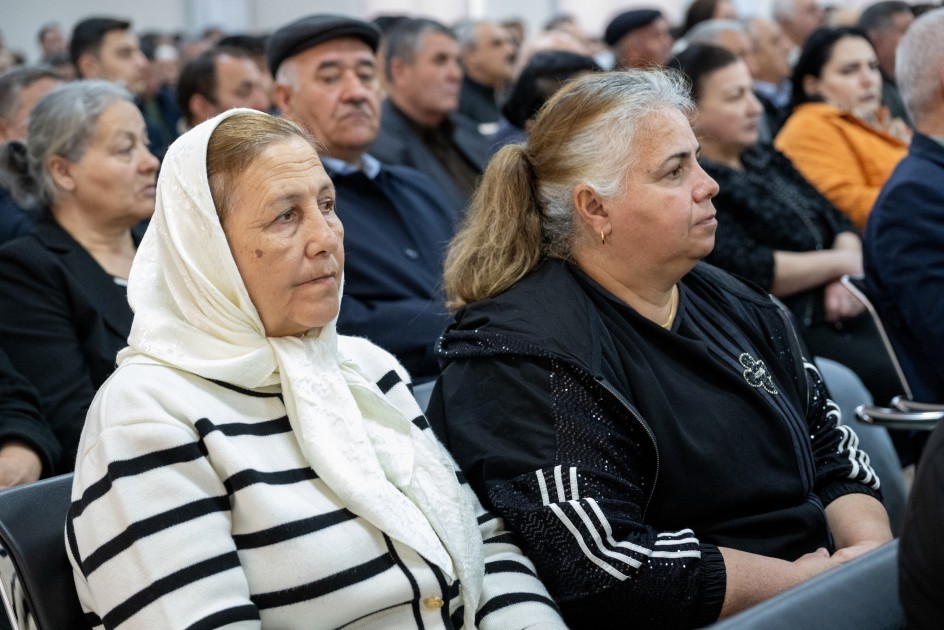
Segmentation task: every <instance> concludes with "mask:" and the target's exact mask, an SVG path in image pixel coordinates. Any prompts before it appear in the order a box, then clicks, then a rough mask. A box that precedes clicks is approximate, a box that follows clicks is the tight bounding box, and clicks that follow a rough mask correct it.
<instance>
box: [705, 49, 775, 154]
mask: <svg viewBox="0 0 944 630" xmlns="http://www.w3.org/2000/svg"><path fill="white" fill-rule="evenodd" d="M699 92H700V96H699V97H698V112H697V113H696V114H695V117H694V120H693V126H694V127H695V131H696V132H697V134H698V139H699V141H701V143H702V144H703V145H704V146H705V147H706V149H705V151H706V154H707V155H709V157H712V155H711V153H708V148H707V147H709V146H710V147H711V148H712V149H714V150H719V149H720V151H721V152H724V153H734V154H740V153H741V152H742V151H744V150H745V149H747V148H748V147H751V146H753V145H754V144H756V143H757V139H758V131H757V129H758V123H759V121H760V115H761V112H762V111H763V108H762V107H761V104H760V101H758V100H757V97H756V96H754V88H753V82H752V80H751V74H750V72H749V71H748V69H747V66H746V65H745V63H744V62H743V61H740V60H739V61H737V62H735V63H733V64H731V65H729V66H725V67H724V68H719V69H718V70H715V71H714V72H712V73H711V74H708V75H705V76H704V78H702V80H701V85H700V90H699ZM712 153H714V151H712Z"/></svg>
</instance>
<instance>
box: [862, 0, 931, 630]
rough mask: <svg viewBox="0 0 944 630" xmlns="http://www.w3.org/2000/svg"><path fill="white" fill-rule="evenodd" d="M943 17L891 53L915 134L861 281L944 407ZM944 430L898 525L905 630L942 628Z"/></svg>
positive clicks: (916, 384) (927, 19) (909, 368)
mask: <svg viewBox="0 0 944 630" xmlns="http://www.w3.org/2000/svg"><path fill="white" fill-rule="evenodd" d="M942 33H944V8H941V9H934V10H933V11H929V12H928V13H925V14H924V15H922V16H921V17H919V18H918V19H917V20H915V22H914V23H913V24H912V25H911V28H909V29H908V32H907V33H905V35H904V37H902V39H901V43H900V44H899V46H898V55H897V59H896V60H895V71H896V72H895V76H897V77H898V87H899V89H900V90H901V96H902V99H903V100H904V102H905V107H907V108H908V111H909V113H910V114H911V119H912V120H913V121H914V128H915V134H914V138H913V139H912V141H911V149H910V150H909V152H908V156H907V157H906V158H905V159H904V160H902V161H901V163H900V164H899V165H898V168H896V169H895V172H894V173H893V174H892V176H891V178H890V179H889V180H888V183H887V184H886V185H885V188H884V189H883V190H882V194H881V195H879V198H878V201H876V204H875V208H874V209H873V210H872V214H871V215H870V217H869V223H868V226H867V227H866V230H867V231H866V240H865V245H866V248H865V269H866V273H867V274H868V275H867V277H866V280H867V281H868V282H869V287H870V289H871V290H872V291H873V296H874V297H876V298H877V300H876V301H877V304H876V305H877V306H878V308H879V310H880V312H881V313H882V317H883V320H884V321H886V322H887V323H888V326H887V327H888V328H889V329H890V330H889V332H890V333H891V336H892V341H893V342H895V345H896V348H897V349H898V356H899V358H900V359H901V362H902V367H903V368H904V369H905V372H906V373H907V374H908V379H909V383H910V384H911V385H912V389H913V390H914V395H915V397H916V398H917V399H919V400H926V401H928V402H932V401H934V402H944V362H942V361H941V352H940V348H941V344H942V342H944V301H942V300H941V294H942V291H944V37H941V34H942ZM942 433H944V426H942V425H938V427H937V429H935V431H934V433H933V434H932V435H931V438H930V439H929V440H928V443H927V446H926V448H925V450H924V453H923V455H922V457H921V461H920V462H919V464H918V470H917V473H916V474H915V480H914V485H913V487H912V491H911V496H910V498H909V500H908V508H907V511H906V512H905V518H904V522H903V524H902V531H901V542H900V547H899V560H898V566H899V593H900V594H901V604H902V608H903V609H904V611H905V621H906V622H907V623H906V626H907V627H908V628H918V629H924V628H939V627H940V626H941V619H944V589H942V588H941V581H940V577H941V571H942V570H944V538H942V537H941V523H942V522H944V452H942V449H944V439H942V438H944V435H942Z"/></svg>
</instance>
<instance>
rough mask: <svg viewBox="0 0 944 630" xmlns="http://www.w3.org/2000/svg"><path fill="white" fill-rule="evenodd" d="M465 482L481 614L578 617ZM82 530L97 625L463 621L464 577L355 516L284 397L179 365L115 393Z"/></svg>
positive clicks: (392, 376) (78, 528)
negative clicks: (304, 448)
mask: <svg viewBox="0 0 944 630" xmlns="http://www.w3.org/2000/svg"><path fill="white" fill-rule="evenodd" d="M365 358H366V359H368V360H366V361H359V365H361V366H368V367H367V368H366V371H367V372H368V375H369V376H370V377H371V379H372V380H373V381H374V382H375V383H376V384H377V386H378V388H379V389H380V391H381V392H382V393H383V395H384V396H385V397H386V398H387V399H388V400H389V401H390V402H391V403H393V404H394V405H395V406H396V407H397V408H398V409H400V410H401V411H402V412H403V413H405V414H408V415H407V416H406V417H413V418H415V420H414V424H415V425H416V426H418V427H419V428H420V429H421V430H422V431H424V432H428V434H429V435H430V436H432V433H431V431H430V429H429V426H428V425H427V423H426V420H425V418H424V417H423V416H422V413H421V412H420V410H419V407H418V406H417V405H416V402H415V401H414V400H413V398H412V396H411V395H410V392H409V389H408V385H407V383H406V382H405V378H406V375H405V373H403V372H402V368H400V367H399V365H396V364H395V362H394V361H393V359H392V358H390V357H389V355H387V354H386V353H383V352H382V351H380V350H379V349H377V356H373V357H365ZM457 474H460V473H458V472H457ZM463 487H464V490H465V491H466V494H467V496H468V500H469V501H474V502H475V506H476V508H477V513H478V514H479V519H478V520H479V525H480V531H481V535H482V542H483V543H484V557H485V578H484V583H483V585H482V597H481V601H480V605H479V609H478V611H477V614H476V616H475V619H476V624H477V625H478V626H479V627H481V628H499V629H502V630H506V629H514V628H562V627H564V624H563V622H562V621H561V620H560V617H559V615H558V613H557V608H556V606H555V605H554V603H553V601H552V600H551V599H550V597H549V596H548V594H547V591H546V590H545V588H544V586H543V585H542V584H541V582H540V581H539V580H538V579H537V577H536V576H535V571H534V567H533V565H532V564H531V562H530V561H529V560H528V559H527V558H525V557H524V556H523V555H522V553H521V552H520V550H519V549H518V547H517V546H515V544H514V542H513V541H512V539H511V536H510V535H509V534H508V533H506V532H505V530H504V526H503V524H502V522H501V520H500V519H498V518H496V517H494V516H492V515H491V514H489V513H488V512H486V511H485V510H484V509H482V508H481V506H480V505H479V503H478V501H477V499H476V498H475V495H474V493H473V492H472V491H471V489H469V487H468V485H467V484H465V483H464V480H463ZM66 539H67V551H68V554H69V557H70V561H71V563H72V566H73V571H74V576H75V582H76V586H77V589H78V593H79V599H80V601H81V602H82V605H83V607H84V609H85V610H86V613H87V617H88V620H89V622H90V625H92V626H93V627H95V628H148V629H150V628H155V629H156V628H161V629H166V628H218V627H227V628H259V627H264V628H338V627H349V628H355V627H356V628H385V629H386V628H413V627H415V628H453V627H456V628H458V627H461V626H462V624H463V612H464V611H463V608H462V597H461V591H460V588H459V587H460V585H459V584H458V582H456V581H453V582H451V583H450V581H449V579H448V578H447V574H446V573H444V572H443V571H442V570H440V568H439V567H437V566H434V565H433V564H431V563H429V562H427V561H426V560H425V559H424V558H423V557H421V556H420V555H419V554H418V553H416V552H415V551H414V550H413V549H411V548H409V547H406V546H405V545H403V544H401V543H400V542H398V541H396V540H392V539H391V538H390V537H389V536H387V535H386V534H385V533H384V532H382V531H381V530H379V529H378V528H376V527H375V526H374V525H372V524H371V523H370V522H367V521H365V520H364V519H363V518H361V517H358V516H355V515H354V514H352V513H351V512H349V511H348V510H346V509H345V507H344V506H343V505H342V504H341V503H340V502H339V500H338V498H337V496H336V495H335V494H334V493H333V492H332V490H331V488H329V487H328V486H327V485H326V484H325V483H324V482H323V481H322V480H321V479H320V478H319V476H318V473H317V471H315V470H313V469H312V468H311V467H310V466H309V465H308V464H307V462H306V461H305V459H304V457H303V456H302V453H301V451H300V450H299V446H298V443H297V441H296V439H295V437H294V434H293V432H292V430H291V428H290V426H289V421H288V419H287V417H286V415H285V407H284V405H283V403H282V400H281V397H280V395H279V393H278V391H274V390H273V391H247V390H243V389H239V388H235V387H233V386H231V385H227V384H223V383H217V382H212V381H208V380H205V379H203V378H201V377H198V376H195V375H193V374H190V373H187V372H183V371H179V370H176V369H173V368H169V367H164V366H159V365H141V364H130V365H124V366H122V367H120V368H119V369H118V370H117V371H116V372H115V374H114V375H113V376H112V377H111V378H110V379H109V380H108V381H107V382H106V383H105V384H104V385H103V387H102V389H101V390H100V391H99V393H98V395H97V397H96V399H95V401H94V403H93V405H92V408H91V409H90V411H89V418H88V421H87V424H86V427H85V431H84V433H83V436H82V441H81V443H80V446H79V457H78V461H77V465H76V471H75V482H74V486H73V491H72V505H71V508H70V511H69V517H68V521H67V524H66ZM470 542H471V543H472V544H479V543H478V541H470Z"/></svg>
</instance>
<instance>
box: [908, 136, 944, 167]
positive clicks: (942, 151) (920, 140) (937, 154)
mask: <svg viewBox="0 0 944 630" xmlns="http://www.w3.org/2000/svg"><path fill="white" fill-rule="evenodd" d="M910 152H911V154H912V155H914V156H917V157H920V158H924V159H925V160H929V161H931V162H934V163H935V164H937V165H939V166H941V167H942V168H944V146H941V143H940V142H938V141H937V140H935V139H934V138H930V137H928V136H926V135H924V134H923V133H920V132H918V131H915V132H914V136H913V137H912V138H911V148H910Z"/></svg>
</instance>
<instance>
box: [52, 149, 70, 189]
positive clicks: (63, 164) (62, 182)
mask: <svg viewBox="0 0 944 630" xmlns="http://www.w3.org/2000/svg"><path fill="white" fill-rule="evenodd" d="M47 165H48V169H47V170H48V171H49V175H50V176H51V177H52V181H53V182H55V184H56V187H57V188H60V189H62V190H65V191H67V192H72V191H74V190H75V185H76V182H75V177H74V176H73V175H72V162H70V161H69V160H67V159H65V158H64V157H62V156H61V155H54V156H52V157H51V158H49V161H48V162H47Z"/></svg>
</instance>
